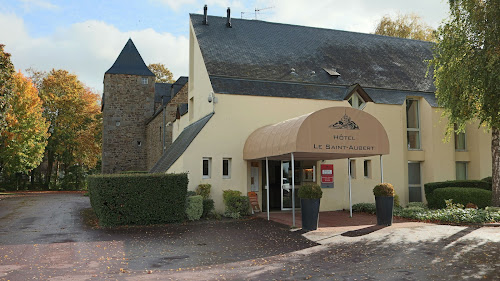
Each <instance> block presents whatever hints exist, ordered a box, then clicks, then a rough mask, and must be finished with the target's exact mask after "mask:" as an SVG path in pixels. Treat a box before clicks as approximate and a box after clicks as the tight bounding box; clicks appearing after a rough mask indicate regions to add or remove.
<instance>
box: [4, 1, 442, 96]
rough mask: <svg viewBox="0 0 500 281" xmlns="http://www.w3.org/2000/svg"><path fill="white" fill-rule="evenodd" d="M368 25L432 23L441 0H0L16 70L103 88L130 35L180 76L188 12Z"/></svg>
mask: <svg viewBox="0 0 500 281" xmlns="http://www.w3.org/2000/svg"><path fill="white" fill-rule="evenodd" d="M205 4H207V5H208V14H209V15H214V16H224V17H225V16H226V9H227V7H231V15H232V17H235V18H244V19H251V20H255V19H257V20H264V21H270V22H279V23H287V24H296V25H304V26H313V27H321V28H330V29H339V30H346V31H354V32H363V33H373V31H374V30H375V27H376V25H377V22H378V21H379V20H380V19H381V18H382V17H383V16H385V15H389V16H392V17H394V16H395V15H397V14H398V13H401V14H406V13H416V14H418V15H420V16H421V17H422V19H423V21H424V22H425V23H427V24H428V25H430V26H431V27H433V28H437V27H438V26H439V25H440V23H441V22H442V20H443V19H445V18H446V17H447V15H448V4H447V1H444V0H419V1H413V0H343V1H339V0H307V1H305V0H249V1H243V0H205V1H198V0H142V1H138V0H136V1H133V0H119V1H118V0H106V1H102V0H84V1H82V0H0V44H4V45H5V51H6V52H9V53H10V54H11V55H12V57H11V59H12V62H13V63H14V66H15V68H16V69H17V70H20V71H22V72H23V73H26V71H25V70H26V69H27V68H33V69H36V70H42V71H50V70H51V69H65V70H68V71H69V72H71V73H74V74H76V75H78V77H79V79H80V80H81V81H82V82H84V83H85V84H86V85H87V86H89V87H91V88H93V89H94V90H95V91H96V92H99V93H102V89H103V84H102V81H103V78H104V72H106V70H108V69H109V68H110V67H111V66H112V65H113V63H114V61H115V60H116V58H117V57H118V55H119V54H120V51H121V50H122V48H123V46H124V45H125V43H126V42H127V40H128V39H129V38H132V40H133V41H134V43H135V45H136V47H137V49H138V50H139V52H140V54H141V56H142V58H143V59H144V61H145V63H146V64H150V63H163V64H165V65H166V66H167V68H168V69H170V70H171V71H172V73H173V74H174V78H175V79H177V78H178V77H179V76H187V74H188V65H189V56H188V50H189V40H188V38H189V13H198V14H202V13H203V6H204V5H205Z"/></svg>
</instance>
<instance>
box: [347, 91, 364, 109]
mask: <svg viewBox="0 0 500 281" xmlns="http://www.w3.org/2000/svg"><path fill="white" fill-rule="evenodd" d="M347 101H348V102H349V104H350V105H351V106H352V107H353V108H356V109H363V108H364V107H365V105H366V103H365V101H364V100H363V98H362V97H361V96H360V95H358V93H353V94H352V95H351V97H350V98H349V99H348V100H347Z"/></svg>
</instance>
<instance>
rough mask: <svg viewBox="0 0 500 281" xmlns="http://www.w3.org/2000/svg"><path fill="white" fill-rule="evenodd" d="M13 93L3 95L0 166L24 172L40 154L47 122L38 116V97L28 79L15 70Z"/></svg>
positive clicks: (40, 104)
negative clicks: (5, 106) (3, 110)
mask: <svg viewBox="0 0 500 281" xmlns="http://www.w3.org/2000/svg"><path fill="white" fill-rule="evenodd" d="M12 78H13V79H12V82H13V87H12V92H13V94H12V95H11V96H10V97H9V99H7V104H8V105H9V106H8V107H7V110H6V112H5V121H6V125H7V126H6V128H5V129H4V130H3V131H2V133H1V134H0V141H1V143H2V145H1V149H0V170H2V172H3V173H6V174H13V173H26V172H28V171H29V170H32V169H34V168H36V167H37V166H38V165H39V164H40V163H41V162H42V158H43V153H44V150H45V146H46V144H47V138H48V137H49V134H48V127H49V124H48V123H47V122H46V120H45V118H44V117H43V116H42V101H41V100H40V98H39V96H38V91H37V89H36V88H35V86H34V85H33V84H32V83H31V81H30V80H29V79H28V78H26V77H24V75H23V74H22V73H21V72H19V73H16V74H14V75H13V77H12Z"/></svg>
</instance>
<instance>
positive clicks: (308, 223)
mask: <svg viewBox="0 0 500 281" xmlns="http://www.w3.org/2000/svg"><path fill="white" fill-rule="evenodd" d="M320 200H321V199H319V198H318V199H300V208H301V214H302V229H305V230H316V229H318V222H319V202H320Z"/></svg>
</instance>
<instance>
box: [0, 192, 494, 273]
mask: <svg viewBox="0 0 500 281" xmlns="http://www.w3.org/2000/svg"><path fill="white" fill-rule="evenodd" d="M88 206H89V203H88V198H85V197H82V196H80V195H62V194H61V195H50V196H31V197H20V198H10V199H5V200H0V280H28V279H38V280H308V279H310V280H500V228H499V227H463V226H445V225H434V224H425V223H407V222H401V223H396V224H394V225H393V226H391V227H377V226H373V225H364V224H363V223H359V224H357V225H355V226H352V225H351V226H349V225H347V226H341V227H323V228H320V229H319V230H317V231H312V232H308V233H305V234H303V235H301V232H300V231H295V232H291V231H289V230H288V227H287V226H285V225H281V224H278V223H275V222H267V221H265V220H262V219H260V218H256V219H250V220H246V221H236V222H224V221H223V222H217V223H206V222H205V223H191V224H179V225H166V226H156V227H130V228H119V229H114V230H109V229H108V230H102V229H91V228H88V227H86V226H85V225H83V224H82V222H81V219H80V215H79V214H80V211H81V210H83V209H85V208H88ZM350 224H353V221H351V223H350ZM304 237H307V238H308V239H309V240H307V239H305V238H304ZM312 241H315V242H317V243H318V244H319V245H318V244H316V243H314V242H312Z"/></svg>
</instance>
